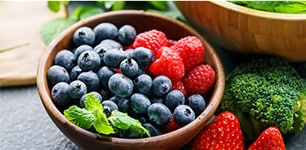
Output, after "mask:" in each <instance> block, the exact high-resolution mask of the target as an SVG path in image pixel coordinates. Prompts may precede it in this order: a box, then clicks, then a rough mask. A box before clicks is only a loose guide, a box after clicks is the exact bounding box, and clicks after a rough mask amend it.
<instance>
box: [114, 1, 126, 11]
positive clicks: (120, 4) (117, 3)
mask: <svg viewBox="0 0 306 150" xmlns="http://www.w3.org/2000/svg"><path fill="white" fill-rule="evenodd" d="M124 6H125V1H115V2H114V4H113V6H112V10H113V11H116V10H122V9H123V8H124Z"/></svg>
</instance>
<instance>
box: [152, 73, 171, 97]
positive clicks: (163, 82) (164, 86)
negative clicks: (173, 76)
mask: <svg viewBox="0 0 306 150" xmlns="http://www.w3.org/2000/svg"><path fill="white" fill-rule="evenodd" d="M171 89H172V82H171V80H170V79H169V78H168V77H167V76H164V75H160V76H157V77H155V78H154V79H153V81H152V92H153V93H154V94H155V95H157V96H164V95H166V94H167V93H168V92H170V90H171Z"/></svg>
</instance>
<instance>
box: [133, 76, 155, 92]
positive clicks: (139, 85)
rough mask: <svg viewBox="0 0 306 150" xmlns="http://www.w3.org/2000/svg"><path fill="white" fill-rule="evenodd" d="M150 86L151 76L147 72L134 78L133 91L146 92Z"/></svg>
mask: <svg viewBox="0 0 306 150" xmlns="http://www.w3.org/2000/svg"><path fill="white" fill-rule="evenodd" d="M151 87H152V78H151V77H150V76H149V75H148V74H141V75H139V76H138V77H137V78H136V79H134V90H135V92H138V93H142V94H148V93H149V92H150V89H151Z"/></svg>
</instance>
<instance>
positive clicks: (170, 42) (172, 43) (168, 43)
mask: <svg viewBox="0 0 306 150" xmlns="http://www.w3.org/2000/svg"><path fill="white" fill-rule="evenodd" d="M175 43H176V41H175V40H171V39H168V40H167V44H166V46H167V47H171V46H173V45H174V44H175Z"/></svg>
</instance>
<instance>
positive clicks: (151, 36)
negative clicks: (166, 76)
mask: <svg viewBox="0 0 306 150" xmlns="http://www.w3.org/2000/svg"><path fill="white" fill-rule="evenodd" d="M167 41H168V40H167V37H166V34H165V33H163V32H162V31H159V30H156V29H152V30H149V31H145V32H142V33H139V34H138V35H137V36H136V38H135V40H134V42H133V47H134V48H136V47H145V48H148V49H151V50H152V51H153V54H154V55H155V57H156V53H157V50H159V49H160V48H161V47H162V46H165V45H166V44H167ZM156 58H158V57H156Z"/></svg>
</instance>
